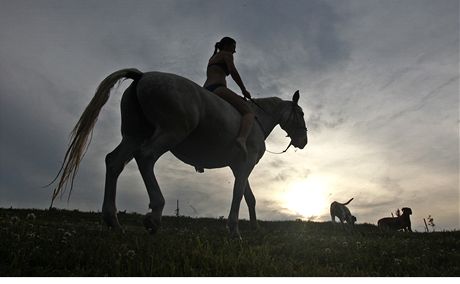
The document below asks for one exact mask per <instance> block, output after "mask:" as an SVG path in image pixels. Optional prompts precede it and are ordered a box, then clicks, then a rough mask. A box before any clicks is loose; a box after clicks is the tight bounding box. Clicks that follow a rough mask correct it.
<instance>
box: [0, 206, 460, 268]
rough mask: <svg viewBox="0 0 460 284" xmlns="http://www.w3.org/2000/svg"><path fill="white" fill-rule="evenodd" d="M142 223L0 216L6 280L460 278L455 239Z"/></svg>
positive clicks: (67, 214) (459, 235)
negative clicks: (153, 228) (152, 228)
mask: <svg viewBox="0 0 460 284" xmlns="http://www.w3.org/2000/svg"><path fill="white" fill-rule="evenodd" d="M31 213H33V214H31ZM32 215H33V216H32ZM142 219H143V216H142V215H139V214H119V220H120V222H121V223H122V225H123V226H124V227H125V233H124V234H122V233H120V232H117V231H112V230H109V229H107V228H106V227H105V226H104V225H103V224H102V222H101V216H100V214H99V213H86V212H79V211H67V210H51V211H49V210H25V209H0V240H1V241H0V276H460V232H459V231H453V232H435V233H403V232H397V233H392V234H389V233H381V232H380V231H379V230H378V229H377V228H376V227H375V226H373V225H369V224H362V225H357V226H356V228H355V230H354V231H352V232H351V231H347V230H343V229H342V228H341V226H333V224H331V223H330V222H325V223H315V222H300V221H279V222H268V221H263V222H260V227H261V228H260V229H259V230H257V231H252V230H251V229H250V226H249V223H248V222H247V221H241V222H240V229H241V233H242V236H243V241H236V240H230V239H229V238H228V237H227V230H226V227H225V222H226V221H225V220H219V219H210V218H188V217H168V216H166V217H164V218H163V226H162V228H161V229H160V231H159V232H158V233H157V234H156V235H154V236H151V235H149V234H148V233H147V232H146V230H145V229H144V228H143V225H142Z"/></svg>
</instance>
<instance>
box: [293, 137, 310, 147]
mask: <svg viewBox="0 0 460 284" xmlns="http://www.w3.org/2000/svg"><path fill="white" fill-rule="evenodd" d="M307 143H308V137H307V136H305V137H300V138H297V139H291V144H292V146H294V147H296V148H299V149H303V148H305V146H306V145H307Z"/></svg>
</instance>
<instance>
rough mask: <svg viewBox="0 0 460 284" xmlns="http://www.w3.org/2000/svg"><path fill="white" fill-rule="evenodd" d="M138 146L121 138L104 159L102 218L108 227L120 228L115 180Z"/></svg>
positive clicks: (134, 141)
mask: <svg viewBox="0 0 460 284" xmlns="http://www.w3.org/2000/svg"><path fill="white" fill-rule="evenodd" d="M139 146H140V143H139V142H138V141H136V140H134V139H130V138H123V140H122V141H121V143H120V145H118V146H117V148H115V150H113V151H112V152H111V153H110V154H108V155H107V156H106V158H105V163H106V177H105V190H104V202H103V205H102V218H103V219H104V222H105V223H106V224H107V225H108V226H109V227H115V228H120V223H119V222H118V218H117V207H116V205H115V197H116V192H117V180H118V177H119V176H120V173H121V172H122V171H123V169H124V167H125V165H126V164H127V163H128V162H129V161H130V160H131V159H132V158H133V153H134V151H135V150H136V149H138V147H139Z"/></svg>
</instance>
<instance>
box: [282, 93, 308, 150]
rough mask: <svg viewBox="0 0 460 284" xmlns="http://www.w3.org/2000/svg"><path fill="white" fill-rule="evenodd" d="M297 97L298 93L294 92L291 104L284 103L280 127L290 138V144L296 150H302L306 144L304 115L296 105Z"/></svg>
mask: <svg viewBox="0 0 460 284" xmlns="http://www.w3.org/2000/svg"><path fill="white" fill-rule="evenodd" d="M299 97H300V94H299V91H296V92H295V93H294V95H293V97H292V102H291V101H289V102H286V103H287V104H286V106H285V107H284V108H283V111H282V114H281V119H280V126H281V128H282V129H283V130H284V131H286V132H287V134H288V135H287V136H288V137H290V138H291V144H292V145H293V146H294V147H296V148H300V149H303V148H304V147H305V145H307V143H308V137H307V127H306V125H305V119H304V114H303V111H302V108H301V107H300V106H299V104H298V102H299Z"/></svg>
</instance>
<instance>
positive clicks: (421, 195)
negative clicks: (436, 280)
mask: <svg viewBox="0 0 460 284" xmlns="http://www.w3.org/2000/svg"><path fill="white" fill-rule="evenodd" d="M0 4H1V6H2V9H1V10H0V42H1V44H0V74H1V76H0V157H1V158H0V207H10V206H12V207H15V208H48V207H49V204H50V200H51V193H52V187H50V188H42V186H43V185H46V184H47V183H49V182H50V181H51V180H52V179H53V178H54V176H55V175H56V174H57V171H58V170H59V168H60V164H61V162H62V160H63V156H64V153H65V150H66V147H67V145H68V142H69V134H70V131H71V130H72V128H73V126H74V125H75V124H76V122H77V121H78V118H79V117H80V115H81V114H82V112H83V110H84V108H85V107H86V105H87V104H88V103H89V101H90V100H91V98H92V97H93V95H94V92H95V90H96V87H97V86H98V84H99V83H100V82H101V81H102V80H103V79H104V78H105V77H106V76H107V75H108V74H110V73H112V72H114V71H116V70H119V69H123V68H138V69H139V70H142V71H145V72H147V71H163V72H169V73H175V74H178V75H181V76H184V77H186V78H189V79H191V80H192V81H194V82H196V83H198V84H203V82H204V81H205V79H206V78H205V69H206V64H207V60H208V59H209V57H210V56H211V54H212V52H213V50H214V44H215V42H217V41H219V40H220V38H222V37H223V36H230V37H233V38H234V39H235V40H236V41H237V50H236V51H237V52H236V54H235V64H236V66H237V69H238V71H239V73H240V75H241V77H242V79H243V81H244V83H245V85H246V87H247V89H248V90H249V91H250V92H251V94H252V96H253V97H256V98H262V97H272V96H277V97H280V98H282V99H286V100H287V99H291V97H292V94H293V93H294V92H295V91H296V90H300V94H301V96H300V101H299V105H300V106H301V107H302V108H303V110H304V112H305V119H306V122H307V126H308V134H309V144H308V145H307V146H306V147H305V148H304V149H303V150H295V149H294V148H290V149H289V150H288V152H287V153H285V154H281V155H274V154H270V153H266V154H265V155H264V157H263V158H262V160H261V161H260V162H259V164H258V165H257V166H256V168H255V169H254V171H253V173H252V175H251V176H250V179H249V181H250V183H251V186H252V189H253V192H254V194H255V196H256V199H257V205H256V210H257V213H258V218H259V219H261V220H294V219H298V218H301V219H304V220H312V221H329V220H330V216H329V206H330V203H331V202H333V201H339V202H346V201H348V200H349V199H350V198H352V197H353V198H354V200H353V201H352V202H351V203H350V204H349V205H348V208H349V209H350V210H351V212H352V214H353V215H355V216H356V217H357V219H358V223H372V224H376V223H377V220H378V219H380V218H382V217H388V216H391V213H392V212H395V210H396V209H398V208H402V207H411V208H412V211H413V215H412V216H411V218H412V224H413V229H415V230H417V231H424V225H423V218H427V217H428V215H432V216H433V217H434V223H435V224H436V227H435V229H437V230H453V229H459V228H460V209H459V205H460V204H459V122H460V120H459V2H458V1H457V0H452V1H451V0H438V1H425V0H416V1H412V0H404V1H393V0H389V1H382V0H380V1H377V0H359V1H350V0H344V1H306V0H288V1H270V0H263V1H262V0H253V1H249V0H246V1H243V0H235V1H221V0H216V1H202V0H196V1H192V0H184V1H175V0H170V1H150V0H149V1H120V0H100V1H88V0H82V1H70V0H59V1H58V0H56V1H51V0H40V1H24V0H17V1H6V0H0ZM129 84H130V81H129V80H127V81H125V82H123V83H122V84H120V85H119V86H118V87H117V88H115V89H114V90H113V91H112V94H111V97H110V99H109V101H108V103H107V104H106V105H105V106H104V108H103V109H102V111H101V114H100V116H99V120H98V122H97V124H96V127H95V129H94V133H93V139H92V143H91V145H90V147H89V150H88V152H87V154H86V156H85V157H84V159H83V161H82V163H81V165H80V170H79V172H78V175H77V178H76V180H75V185H74V190H73V193H72V196H71V198H70V200H69V201H68V202H67V198H66V196H64V197H63V198H62V200H58V201H57V202H56V203H55V205H56V206H57V207H59V208H66V209H79V210H84V211H88V210H91V211H99V210H100V209H101V206H102V198H103V187H104V176H105V164H104V158H105V155H106V154H107V153H109V152H111V151H112V150H113V149H114V148H115V147H116V145H118V143H119V142H120V139H121V134H120V111H119V107H120V106H119V104H120V100H121V95H122V93H123V91H124V90H125V89H126V87H127V86H129ZM229 87H230V88H231V89H233V90H235V91H239V88H238V87H237V85H236V84H235V83H234V82H232V81H231V78H230V77H229ZM288 143H289V140H288V138H286V137H285V133H284V132H283V131H282V130H281V129H280V128H279V127H277V128H275V130H274V131H273V132H272V134H271V135H270V136H269V138H268V139H267V141H266V145H267V149H268V150H270V151H282V150H283V149H284V148H285V147H286V146H287V144H288ZM155 174H156V176H157V178H158V181H159V184H160V187H161V188H162V192H163V195H164V196H165V199H166V206H165V209H164V214H165V215H173V214H174V209H176V200H179V204H180V213H181V214H183V215H187V216H192V217H215V218H217V217H219V216H227V215H228V212H229V210H230V203H231V195H232V186H233V176H232V174H231V171H230V169H229V168H222V169H212V170H206V171H205V173H203V174H199V173H196V172H195V171H194V168H193V167H191V166H189V165H186V164H184V163H182V162H181V161H179V160H177V159H176V158H175V157H174V156H173V155H171V154H170V153H167V154H165V155H164V156H163V157H161V158H160V160H159V161H158V162H157V164H156V167H155ZM243 203H244V201H243ZM117 207H118V209H119V210H127V211H128V212H138V213H146V212H147V211H148V196H147V192H146V190H145V187H144V185H143V182H142V179H141V176H140V174H139V172H138V170H137V167H136V165H135V163H134V162H131V163H130V164H128V165H127V166H126V168H125V170H124V172H123V173H122V175H121V176H120V178H119V180H118V192H117ZM240 218H243V219H247V218H248V213H247V207H246V205H242V206H241V209H240Z"/></svg>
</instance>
